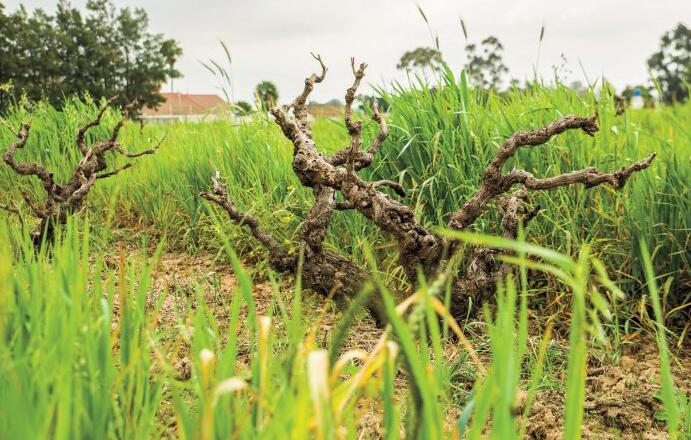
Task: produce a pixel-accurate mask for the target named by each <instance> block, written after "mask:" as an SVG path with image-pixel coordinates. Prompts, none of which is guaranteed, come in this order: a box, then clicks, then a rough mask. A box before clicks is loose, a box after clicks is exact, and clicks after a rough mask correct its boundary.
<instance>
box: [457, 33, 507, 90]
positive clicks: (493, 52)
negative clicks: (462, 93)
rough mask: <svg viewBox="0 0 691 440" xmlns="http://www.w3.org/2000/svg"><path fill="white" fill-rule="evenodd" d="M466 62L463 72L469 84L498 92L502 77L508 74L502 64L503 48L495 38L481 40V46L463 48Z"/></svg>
mask: <svg viewBox="0 0 691 440" xmlns="http://www.w3.org/2000/svg"><path fill="white" fill-rule="evenodd" d="M465 51H466V57H467V61H466V64H465V70H466V73H467V75H468V78H469V79H470V82H471V84H473V85H474V86H476V87H480V88H483V89H493V90H498V89H499V87H501V84H502V81H503V78H504V75H506V74H507V73H509V69H508V67H506V65H505V64H504V59H503V55H502V53H503V51H504V46H502V44H501V42H500V41H499V39H498V38H496V37H492V36H490V37H487V38H485V39H484V40H482V43H481V46H480V47H478V46H477V45H475V44H468V45H467V46H466V47H465Z"/></svg>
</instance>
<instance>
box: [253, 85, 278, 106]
mask: <svg viewBox="0 0 691 440" xmlns="http://www.w3.org/2000/svg"><path fill="white" fill-rule="evenodd" d="M254 94H255V95H256V97H257V104H258V106H260V107H261V108H262V109H263V110H269V109H271V108H273V107H274V106H275V105H276V102H278V89H277V88H276V85H275V84H274V83H272V82H271V81H262V82H260V83H259V84H257V88H256V89H255V90H254Z"/></svg>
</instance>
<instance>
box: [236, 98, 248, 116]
mask: <svg viewBox="0 0 691 440" xmlns="http://www.w3.org/2000/svg"><path fill="white" fill-rule="evenodd" d="M235 107H236V108H235V114H237V115H240V116H245V115H249V114H250V113H252V104H250V103H249V102H247V101H238V102H236V103H235Z"/></svg>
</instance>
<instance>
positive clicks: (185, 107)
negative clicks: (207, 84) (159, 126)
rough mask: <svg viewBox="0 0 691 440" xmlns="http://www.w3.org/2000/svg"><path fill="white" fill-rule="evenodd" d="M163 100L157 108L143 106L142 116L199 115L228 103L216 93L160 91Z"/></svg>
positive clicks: (212, 111)
mask: <svg viewBox="0 0 691 440" xmlns="http://www.w3.org/2000/svg"><path fill="white" fill-rule="evenodd" d="M161 95H162V96H163V97H164V98H165V101H164V102H162V103H161V104H159V106H158V108H155V109H153V108H149V107H144V108H143V109H142V114H143V115H144V116H164V115H199V114H205V113H217V112H219V111H220V110H222V109H223V108H224V107H225V106H227V105H228V103H227V102H225V101H224V100H223V99H221V97H219V96H218V95H188V94H186V93H179V92H172V93H170V92H162V93H161Z"/></svg>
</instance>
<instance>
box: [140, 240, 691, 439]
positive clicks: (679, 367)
mask: <svg viewBox="0 0 691 440" xmlns="http://www.w3.org/2000/svg"><path fill="white" fill-rule="evenodd" d="M132 257H134V258H137V252H136V251H135V252H132V253H131V255H130V257H129V258H132ZM289 282H290V280H285V281H284V283H285V285H283V286H278V287H275V286H272V285H271V284H269V283H263V282H259V283H257V282H255V283H254V287H253V296H254V299H255V302H256V306H257V310H258V313H259V314H265V313H267V312H268V308H269V307H270V306H271V304H272V298H273V296H274V295H273V292H274V289H275V288H279V289H281V290H284V289H285V290H286V291H287V290H289V289H288V283H289ZM200 285H201V286H202V289H203V291H204V292H205V296H206V301H207V303H208V304H209V307H210V308H211V310H212V312H213V313H214V315H215V316H216V321H217V324H218V326H219V332H220V333H221V334H224V333H226V331H225V330H226V329H227V328H226V324H225V323H226V322H227V318H228V316H227V310H228V307H226V305H227V304H228V303H229V298H230V297H231V294H232V293H233V292H234V290H235V288H236V287H237V283H236V279H235V277H234V276H233V274H232V270H231V269H230V267H229V266H228V265H217V264H216V263H215V262H214V256H213V255H212V254H210V253H206V252H200V253H197V254H195V255H189V254H184V253H166V254H163V255H161V257H160V259H159V263H158V266H157V268H156V271H155V275H154V286H153V291H154V295H153V297H152V298H151V299H150V300H151V301H152V303H153V302H155V301H156V300H157V299H158V295H160V293H161V292H164V291H168V292H170V291H176V292H178V295H177V296H176V295H170V294H169V295H168V296H167V297H166V299H165V300H164V303H163V307H162V311H161V313H160V314H159V321H160V322H159V325H162V326H172V325H176V322H177V320H178V319H179V316H181V314H180V313H178V312H182V307H184V303H186V301H181V300H180V296H179V293H180V292H182V293H183V294H185V295H188V296H193V295H194V292H195V289H197V287H198V286H200ZM304 300H305V301H304V306H303V307H304V312H305V314H306V315H307V316H312V317H315V320H317V319H318V322H316V323H315V325H318V326H319V332H318V333H317V334H318V335H319V336H318V338H322V339H320V340H318V342H319V343H324V344H325V343H326V341H327V338H328V335H329V334H330V329H331V328H332V327H333V326H334V325H335V323H336V322H337V320H338V318H339V316H340V314H339V311H338V310H337V309H336V308H335V306H333V304H331V303H328V302H326V301H325V299H324V298H323V297H320V296H318V295H316V294H312V293H311V292H309V291H307V292H305V293H304ZM243 313H244V312H243ZM240 322H242V319H241V320H240ZM277 325H278V326H279V327H277V328H276V331H279V332H280V331H281V328H280V323H277ZM380 335H381V330H380V329H378V328H377V327H376V326H375V325H374V323H373V321H371V320H369V319H362V320H359V322H358V323H357V324H356V326H355V328H354V329H353V330H352V331H351V332H350V337H349V339H348V341H347V344H346V345H347V347H348V348H358V349H362V350H369V349H371V348H372V347H373V346H374V344H375V343H376V341H377V339H378V338H379V336H380ZM639 338H640V339H637V340H635V341H634V342H633V343H631V344H627V345H625V346H624V349H623V350H624V351H623V353H622V356H621V357H620V359H619V361H618V363H613V362H610V363H609V364H603V363H602V361H600V360H597V361H596V360H595V359H591V365H590V366H589V368H588V377H587V382H586V386H587V389H586V396H585V408H584V409H585V415H584V422H585V426H584V431H583V438H585V439H603V440H604V439H607V440H609V439H664V438H667V434H666V431H665V424H664V421H663V417H664V416H663V413H662V411H661V410H662V403H661V401H660V400H659V399H658V398H657V397H656V396H657V395H658V391H659V390H660V386H659V363H658V359H657V346H656V344H655V340H654V339H653V338H651V337H649V336H640V337H639ZM240 340H242V338H240ZM558 340H559V339H558V338H557V339H555V341H554V342H555V343H557V344H562V346H563V353H564V356H566V355H567V353H568V351H567V347H566V344H565V343H559V342H557V341H558ZM245 348H247V351H245V350H244V349H245ZM450 350H451V351H452V352H453V353H455V355H458V349H457V347H451V348H450ZM248 351H249V347H241V349H240V356H239V359H240V360H239V362H240V363H241V364H242V363H244V362H245V359H247V356H248V355H249V352H248ZM178 357H179V359H178V362H177V363H176V364H175V368H176V369H177V370H178V378H179V379H180V380H185V379H186V378H189V375H190V374H191V362H190V361H189V358H188V353H187V350H186V349H185V347H184V344H181V345H180V349H179V350H178ZM564 365H565V362H564ZM564 370H565V369H564ZM564 370H562V373H563V374H565V371H564ZM673 371H674V374H675V379H676V386H677V387H678V388H680V389H682V390H685V391H686V393H691V354H690V353H689V351H688V350H687V351H685V352H681V353H677V356H675V359H674V361H673ZM559 380H563V376H561V377H560V378H559ZM402 385H403V384H402ZM563 401H564V387H561V386H555V387H549V389H546V390H543V391H540V392H538V394H537V395H536V398H535V402H534V403H533V407H532V410H531V415H530V417H529V420H528V430H527V432H528V438H531V439H545V440H551V439H555V440H556V439H561V438H562V434H561V432H562V429H563ZM363 405H365V406H367V407H369V408H371V409H370V410H367V409H366V408H363V409H364V416H363V425H364V426H363V428H364V429H365V431H367V433H368V435H367V437H371V436H374V437H377V434H378V433H379V432H380V429H381V418H380V415H379V414H376V412H374V411H375V410H374V409H373V408H374V407H375V406H376V405H375V402H364V403H363ZM162 416H163V414H162Z"/></svg>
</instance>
